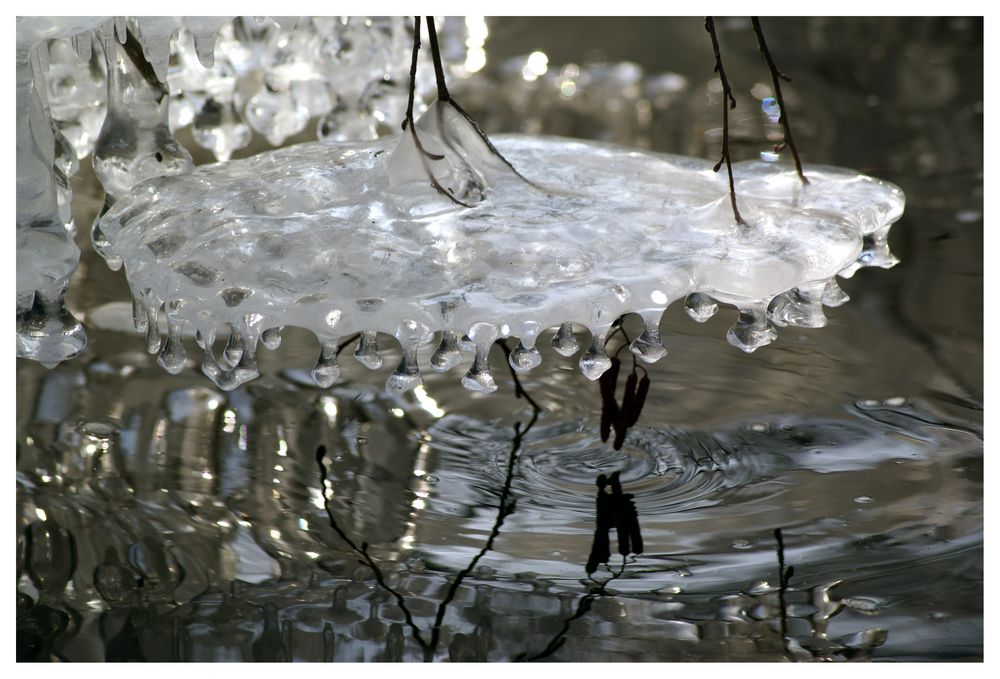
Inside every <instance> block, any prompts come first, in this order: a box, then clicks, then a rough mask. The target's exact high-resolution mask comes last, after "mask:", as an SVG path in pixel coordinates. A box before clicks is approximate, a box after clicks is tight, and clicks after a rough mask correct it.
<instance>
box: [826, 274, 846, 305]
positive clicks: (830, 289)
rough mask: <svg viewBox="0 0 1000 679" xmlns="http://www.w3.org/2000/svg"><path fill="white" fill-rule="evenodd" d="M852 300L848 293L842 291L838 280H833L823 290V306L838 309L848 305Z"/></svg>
mask: <svg viewBox="0 0 1000 679" xmlns="http://www.w3.org/2000/svg"><path fill="white" fill-rule="evenodd" d="M850 300H851V298H850V297H849V296H848V294H847V293H846V292H844V291H843V290H841V289H840V286H839V285H837V279H836V278H831V279H830V280H828V281H827V282H826V287H825V288H823V304H824V305H826V306H828V307H838V306H840V305H841V304H846V303H847V302H849V301H850Z"/></svg>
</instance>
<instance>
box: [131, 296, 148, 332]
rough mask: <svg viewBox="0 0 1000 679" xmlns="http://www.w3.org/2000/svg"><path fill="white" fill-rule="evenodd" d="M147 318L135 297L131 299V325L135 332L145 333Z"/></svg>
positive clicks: (140, 302) (144, 310)
mask: <svg viewBox="0 0 1000 679" xmlns="http://www.w3.org/2000/svg"><path fill="white" fill-rule="evenodd" d="M148 324H149V318H148V317H147V316H146V309H145V307H143V305H142V301H140V300H139V299H138V298H137V297H132V325H134V326H135V331H136V332H146V326H147V325H148Z"/></svg>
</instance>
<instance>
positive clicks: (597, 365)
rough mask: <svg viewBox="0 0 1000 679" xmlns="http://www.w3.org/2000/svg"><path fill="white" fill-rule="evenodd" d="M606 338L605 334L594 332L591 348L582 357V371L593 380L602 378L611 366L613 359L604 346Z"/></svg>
mask: <svg viewBox="0 0 1000 679" xmlns="http://www.w3.org/2000/svg"><path fill="white" fill-rule="evenodd" d="M605 340H606V335H605V334H602V333H594V339H593V341H592V342H591V343H590V348H589V349H587V351H585V352H584V354H583V356H581V357H580V372H582V373H583V376H584V377H586V378H587V379H588V380H590V381H591V382H593V381H595V380H597V379H600V377H601V375H603V374H604V373H605V371H606V370H607V369H608V368H610V367H611V359H610V358H609V357H608V352H607V349H606V348H605V346H604V343H605Z"/></svg>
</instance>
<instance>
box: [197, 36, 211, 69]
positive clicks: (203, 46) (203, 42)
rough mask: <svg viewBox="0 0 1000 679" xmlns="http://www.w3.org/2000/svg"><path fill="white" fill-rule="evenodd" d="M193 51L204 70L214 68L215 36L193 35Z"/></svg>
mask: <svg viewBox="0 0 1000 679" xmlns="http://www.w3.org/2000/svg"><path fill="white" fill-rule="evenodd" d="M194 51H195V52H196V53H197V54H198V61H200V62H201V65H202V66H204V67H205V68H214V67H215V34H214V33H211V34H208V35H202V34H201V33H195V34H194Z"/></svg>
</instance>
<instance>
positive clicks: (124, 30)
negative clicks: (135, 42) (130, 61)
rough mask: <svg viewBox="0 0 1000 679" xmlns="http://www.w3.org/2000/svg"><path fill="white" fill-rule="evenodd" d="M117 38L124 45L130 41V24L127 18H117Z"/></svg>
mask: <svg viewBox="0 0 1000 679" xmlns="http://www.w3.org/2000/svg"><path fill="white" fill-rule="evenodd" d="M115 37H117V38H118V42H120V43H121V44H123V45H124V44H125V42H126V41H127V40H128V23H127V22H126V20H125V17H115Z"/></svg>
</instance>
